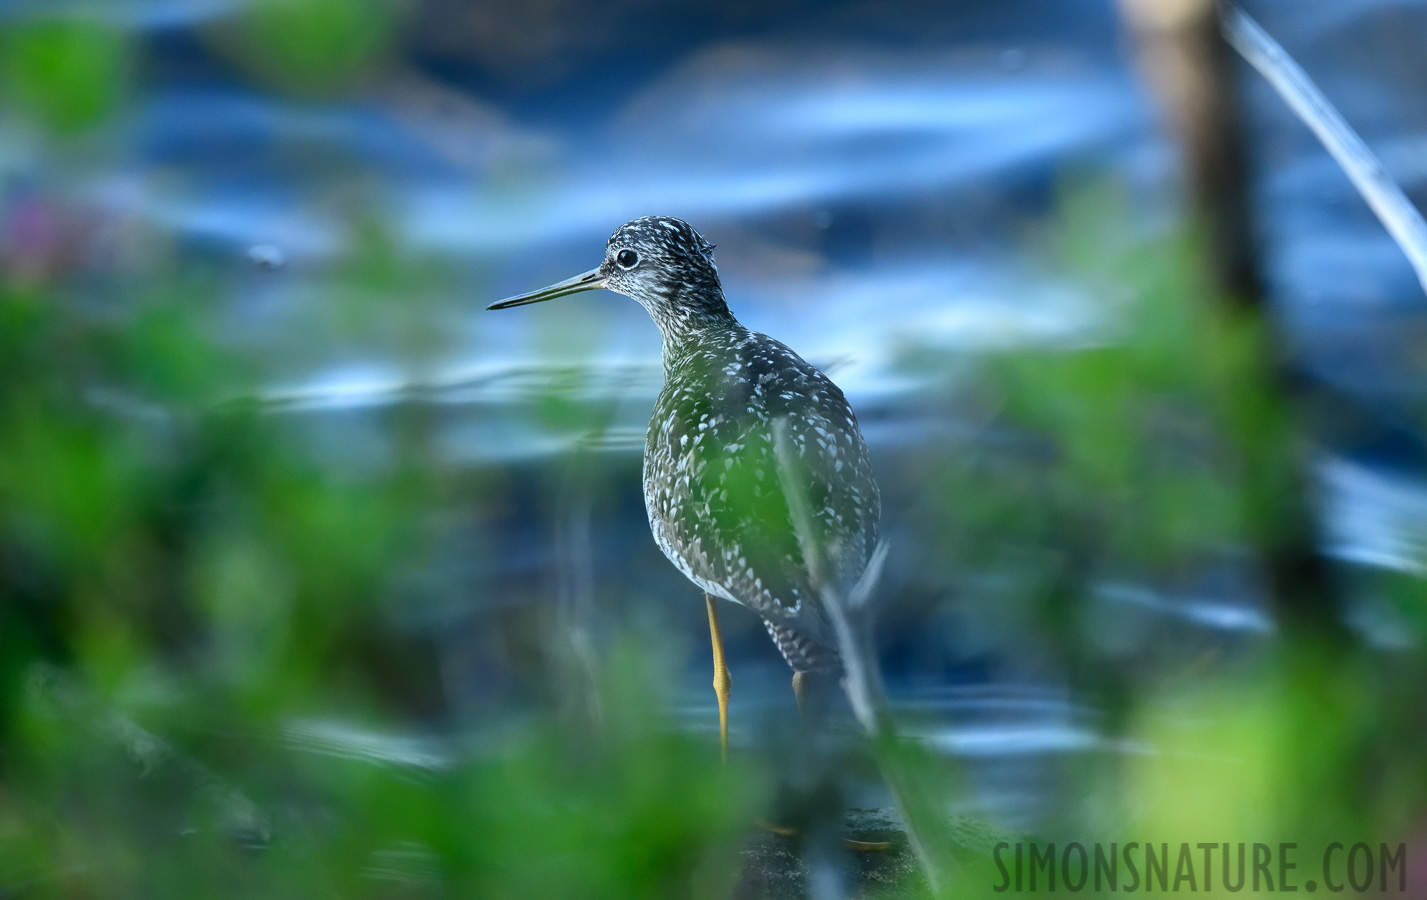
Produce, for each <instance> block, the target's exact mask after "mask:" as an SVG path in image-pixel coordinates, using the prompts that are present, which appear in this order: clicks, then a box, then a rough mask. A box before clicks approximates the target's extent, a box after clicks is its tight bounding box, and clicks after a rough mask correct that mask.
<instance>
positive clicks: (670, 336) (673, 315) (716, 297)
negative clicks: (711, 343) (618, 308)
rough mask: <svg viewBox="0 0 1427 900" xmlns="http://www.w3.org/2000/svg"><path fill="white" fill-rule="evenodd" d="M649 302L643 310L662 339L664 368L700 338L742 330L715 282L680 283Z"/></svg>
mask: <svg viewBox="0 0 1427 900" xmlns="http://www.w3.org/2000/svg"><path fill="white" fill-rule="evenodd" d="M651 301H652V302H648V303H646V304H645V307H646V308H647V309H648V310H649V314H650V315H651V316H652V317H653V318H654V324H656V325H658V326H659V334H660V335H661V336H662V337H663V339H664V362H665V364H666V365H667V364H668V363H669V362H670V361H671V360H674V359H676V358H677V357H678V356H679V355H680V354H681V353H682V352H683V351H684V349H685V348H687V347H688V346H689V345H690V344H691V343H693V342H694V341H696V340H697V339H698V338H700V337H701V336H704V335H707V334H710V333H717V332H724V331H730V330H734V331H742V330H743V326H742V325H740V324H739V322H738V320H737V319H735V318H734V316H733V313H732V312H730V311H729V309H728V304H727V303H726V302H724V299H723V288H721V287H719V285H718V283H717V282H714V283H713V284H712V285H688V284H681V285H678V286H676V287H675V288H674V289H673V290H671V291H669V292H668V293H667V294H662V293H661V295H660V296H658V297H656V298H651Z"/></svg>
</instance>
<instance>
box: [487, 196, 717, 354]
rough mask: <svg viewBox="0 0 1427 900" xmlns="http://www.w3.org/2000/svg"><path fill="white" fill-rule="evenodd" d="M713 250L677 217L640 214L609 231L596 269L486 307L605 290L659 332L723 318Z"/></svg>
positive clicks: (520, 303)
mask: <svg viewBox="0 0 1427 900" xmlns="http://www.w3.org/2000/svg"><path fill="white" fill-rule="evenodd" d="M713 249H714V245H713V244H710V243H709V242H708V241H706V240H705V239H704V237H703V235H701V234H699V233H698V232H697V231H695V230H694V229H693V228H692V227H690V226H689V223H687V222H685V221H683V220H682V219H675V218H671V217H669V216H644V217H643V218H639V219H635V220H633V221H632V222H626V223H624V224H623V225H621V226H619V227H618V228H616V229H615V230H614V234H612V235H610V237H609V241H608V242H606V244H605V255H604V261H603V262H601V263H600V264H599V266H597V267H596V268H593V269H591V270H590V271H588V272H584V273H582V274H580V275H576V276H575V277H574V278H568V279H566V280H564V281H561V282H557V283H555V284H552V285H550V286H548V287H543V288H541V289H540V290H538V291H531V292H530V293H528V294H521V295H519V296H516V297H510V298H508V299H505V300H501V301H500V302H499V303H492V304H491V305H490V307H488V308H489V309H508V308H510V307H512V306H524V305H526V304H528V303H539V302H541V301H543V300H553V299H554V298H556V297H563V296H565V295H567V294H574V293H578V292H580V291H591V290H595V289H597V288H606V289H608V290H611V291H614V292H615V293H618V294H624V295H625V296H626V297H632V298H634V299H635V300H636V301H638V302H639V304H640V305H641V306H643V307H644V308H645V309H647V310H649V314H650V315H652V316H653V317H654V320H655V322H657V323H659V325H660V328H661V329H664V328H665V327H666V325H678V324H681V323H686V322H697V321H698V320H700V319H702V318H706V317H726V316H728V315H729V313H728V306H727V305H726V304H725V303H724V299H723V288H722V287H721V286H720V285H719V280H718V270H717V269H716V268H715V267H714V258H713Z"/></svg>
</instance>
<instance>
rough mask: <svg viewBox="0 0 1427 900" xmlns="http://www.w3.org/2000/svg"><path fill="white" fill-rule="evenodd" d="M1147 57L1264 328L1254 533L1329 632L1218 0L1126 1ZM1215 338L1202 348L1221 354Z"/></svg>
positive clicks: (1251, 420)
mask: <svg viewBox="0 0 1427 900" xmlns="http://www.w3.org/2000/svg"><path fill="white" fill-rule="evenodd" d="M1120 6H1121V8H1122V9H1123V10H1124V13H1125V18H1126V21H1127V22H1128V24H1129V26H1130V31H1131V33H1132V35H1133V38H1134V41H1135V45H1136V50H1137V56H1138V58H1139V62H1140V67H1141V69H1142V70H1143V71H1144V73H1145V75H1146V77H1147V79H1148V80H1149V82H1150V83H1151V85H1153V87H1154V89H1155V91H1156V93H1157V94H1158V95H1159V100H1160V104H1161V106H1162V107H1163V108H1164V110H1165V114H1166V116H1167V118H1168V121H1169V125H1170V128H1171V130H1172V132H1173V134H1174V137H1175V139H1176V140H1177V142H1178V143H1179V146H1180V150H1181V155H1182V156H1183V164H1184V167H1185V171H1186V173H1187V176H1188V184H1187V185H1186V188H1187V194H1188V201H1189V205H1190V212H1191V214H1192V215H1193V217H1194V221H1195V222H1196V223H1197V224H1198V226H1199V227H1200V228H1202V229H1204V231H1205V237H1206V249H1207V251H1208V260H1207V264H1208V266H1209V268H1210V270H1211V274H1212V275H1213V280H1214V283H1215V286H1216V287H1217V289H1218V291H1217V297H1209V298H1205V299H1206V301H1209V302H1213V301H1215V300H1217V301H1218V302H1220V303H1224V304H1226V310H1227V311H1229V312H1231V313H1233V314H1234V316H1235V317H1237V318H1244V317H1247V319H1248V324H1249V325H1250V326H1251V327H1253V328H1254V330H1256V331H1257V332H1258V333H1259V335H1260V336H1261V340H1260V343H1259V347H1258V358H1257V359H1244V360H1239V364H1240V366H1241V367H1242V371H1240V372H1238V373H1236V379H1237V380H1236V383H1235V384H1234V385H1233V386H1232V388H1231V390H1234V391H1236V392H1238V393H1239V394H1241V395H1242V397H1243V398H1244V399H1243V400H1240V401H1237V402H1235V403H1233V404H1230V405H1231V406H1234V407H1235V408H1236V411H1235V413H1234V414H1233V416H1231V423H1230V427H1231V429H1232V432H1233V435H1232V436H1233V438H1234V440H1235V442H1236V444H1237V453H1238V458H1239V467H1240V480H1241V483H1242V485H1243V490H1244V492H1245V494H1244V496H1245V510H1246V515H1247V519H1246V521H1247V522H1248V527H1249V532H1250V534H1249V537H1250V540H1251V541H1252V542H1253V544H1254V549H1255V551H1256V554H1257V556H1258V558H1259V560H1260V563H1261V565H1262V566H1263V568H1264V572H1265V575H1266V578H1267V581H1268V586H1269V589H1270V591H1271V593H1272V599H1273V603H1274V605H1275V607H1276V608H1277V610H1278V613H1279V618H1280V620H1281V621H1282V622H1283V624H1284V625H1285V626H1287V627H1289V628H1290V629H1294V630H1299V629H1300V628H1301V629H1306V630H1307V631H1308V632H1312V633H1314V634H1316V635H1318V636H1320V637H1327V638H1329V639H1331V640H1336V638H1337V637H1338V636H1339V635H1341V633H1342V617H1341V610H1340V608H1339V603H1338V599H1337V597H1336V595H1335V592H1334V590H1333V587H1332V583H1331V578H1330V572H1329V567H1328V563H1327V560H1326V558H1325V557H1324V556H1323V553H1322V549H1321V540H1320V534H1319V524H1318V519H1317V511H1316V510H1315V508H1314V504H1313V503H1312V501H1311V496H1312V483H1313V479H1312V476H1311V473H1310V471H1309V468H1308V463H1307V460H1306V459H1305V457H1304V454H1303V452H1302V447H1301V439H1300V438H1301V436H1300V434H1299V433H1298V427H1297V423H1296V421H1295V419H1296V408H1295V407H1296V398H1295V397H1294V396H1293V395H1292V392H1291V390H1290V388H1289V385H1290V384H1291V379H1290V378H1289V377H1288V375H1289V370H1290V367H1289V364H1288V361H1287V359H1286V355H1285V354H1284V352H1283V350H1282V346H1281V343H1280V342H1279V341H1278V340H1277V339H1276V335H1275V331H1274V328H1273V327H1272V326H1273V323H1272V321H1271V319H1270V316H1269V313H1268V312H1267V309H1266V304H1265V302H1264V292H1263V288H1262V284H1263V281H1262V278H1261V274H1260V272H1259V269H1258V263H1257V260H1256V258H1255V254H1254V241H1253V234H1254V229H1253V221H1252V215H1251V209H1250V206H1249V203H1248V179H1247V176H1246V170H1245V166H1244V160H1243V149H1242V148H1243V141H1242V135H1241V131H1240V127H1239V126H1240V119H1239V114H1238V103H1237V97H1236V92H1235V89H1234V79H1233V72H1232V67H1231V63H1232V62H1233V57H1232V54H1231V53H1230V48H1229V46H1228V44H1227V43H1226V42H1225V41H1224V40H1223V37H1222V34H1221V31H1220V25H1219V15H1218V9H1217V7H1216V4H1215V0H1120ZM1214 351H1215V348H1206V352H1214Z"/></svg>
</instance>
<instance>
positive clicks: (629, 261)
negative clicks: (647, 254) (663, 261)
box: [614, 250, 639, 269]
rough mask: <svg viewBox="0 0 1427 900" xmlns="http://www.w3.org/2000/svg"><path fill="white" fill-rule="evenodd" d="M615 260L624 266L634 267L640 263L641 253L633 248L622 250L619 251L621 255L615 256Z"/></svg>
mask: <svg viewBox="0 0 1427 900" xmlns="http://www.w3.org/2000/svg"><path fill="white" fill-rule="evenodd" d="M614 261H615V262H617V263H619V264H620V266H622V267H623V268H626V269H632V268H634V267H635V266H637V265H639V254H638V253H635V252H634V251H633V250H621V251H619V255H618V256H616V257H615V258H614Z"/></svg>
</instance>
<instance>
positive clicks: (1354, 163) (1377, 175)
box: [1223, 3, 1427, 291]
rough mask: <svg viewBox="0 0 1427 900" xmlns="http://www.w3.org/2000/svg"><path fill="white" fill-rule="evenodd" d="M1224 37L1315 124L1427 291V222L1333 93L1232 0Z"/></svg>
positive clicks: (1301, 115)
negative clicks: (1326, 94) (1347, 118)
mask: <svg viewBox="0 0 1427 900" xmlns="http://www.w3.org/2000/svg"><path fill="white" fill-rule="evenodd" d="M1223 27H1224V37H1226V38H1227V39H1228V41H1229V43H1230V44H1232V45H1233V47H1234V49H1235V50H1238V51H1239V53H1240V55H1242V56H1243V57H1244V59H1246V60H1248V62H1249V65H1251V66H1253V67H1254V68H1255V69H1257V70H1258V72H1259V74H1260V75H1262V76H1263V77H1264V78H1265V79H1267V81H1268V83H1269V84H1270V85H1272V86H1273V89H1274V90H1276V91H1278V95H1279V96H1280V97H1282V98H1283V102H1285V103H1287V104H1288V107H1289V109H1292V110H1293V112H1294V113H1295V114H1296V115H1297V116H1298V118H1299V119H1301V120H1303V124H1305V125H1307V126H1308V127H1309V128H1310V129H1312V131H1313V133H1314V134H1315V135H1316V136H1317V137H1318V140H1319V141H1321V142H1322V143H1323V146H1324V147H1325V148H1326V149H1327V150H1328V152H1329V153H1331V154H1333V159H1335V160H1337V161H1338V165H1340V166H1342V167H1343V171H1344V172H1345V173H1347V176H1348V178H1349V179H1351V180H1352V182H1353V186H1354V187H1356V188H1357V189H1358V193H1360V194H1362V195H1363V199H1364V200H1366V201H1367V202H1368V206H1370V207H1372V211H1373V212H1374V213H1375V214H1376V215H1377V217H1378V219H1379V220H1380V221H1381V222H1382V224H1383V225H1384V226H1385V227H1386V228H1387V231H1388V234H1390V235H1392V239H1393V240H1394V241H1396V242H1397V246H1398V247H1400V248H1402V252H1403V253H1404V254H1406V255H1407V260H1408V262H1410V263H1412V268H1413V269H1414V270H1415V271H1416V272H1417V281H1418V282H1419V283H1420V284H1421V285H1422V289H1423V290H1424V291H1427V222H1424V221H1423V220H1422V215H1421V213H1419V212H1418V211H1417V208H1416V207H1415V206H1413V205H1412V201H1410V200H1408V199H1407V195H1406V194H1404V193H1403V192H1402V188H1401V187H1399V186H1398V184H1397V182H1395V181H1393V180H1392V176H1390V175H1389V174H1388V173H1387V169H1386V168H1385V167H1384V166H1383V164H1382V161H1381V160H1379V159H1378V158H1377V156H1375V155H1374V154H1373V152H1372V151H1371V150H1369V149H1368V145H1367V144H1365V143H1363V139H1362V138H1360V137H1358V134H1357V132H1355V131H1353V129H1352V127H1351V126H1350V125H1348V123H1347V122H1346V121H1345V120H1344V119H1343V117H1342V115H1341V114H1339V112H1338V110H1336V109H1334V108H1333V104H1331V103H1329V102H1328V98H1327V97H1324V96H1323V92H1322V91H1320V90H1318V86H1317V85H1315V84H1314V83H1313V81H1312V79H1310V78H1309V77H1308V75H1307V73H1305V72H1304V71H1303V69H1302V68H1301V67H1300V66H1299V65H1298V63H1296V62H1294V61H1293V57H1291V56H1289V55H1288V54H1287V53H1286V52H1285V51H1284V49H1283V48H1282V47H1280V46H1279V45H1278V42H1277V41H1275V40H1274V39H1273V38H1271V37H1269V35H1268V33H1267V32H1265V31H1264V30H1263V29H1262V28H1260V27H1259V23H1257V22H1255V21H1254V20H1253V19H1252V18H1251V17H1250V16H1249V15H1248V13H1246V12H1244V11H1243V10H1241V9H1239V8H1238V7H1237V6H1235V5H1233V4H1232V3H1229V4H1225V6H1224V11H1223Z"/></svg>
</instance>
